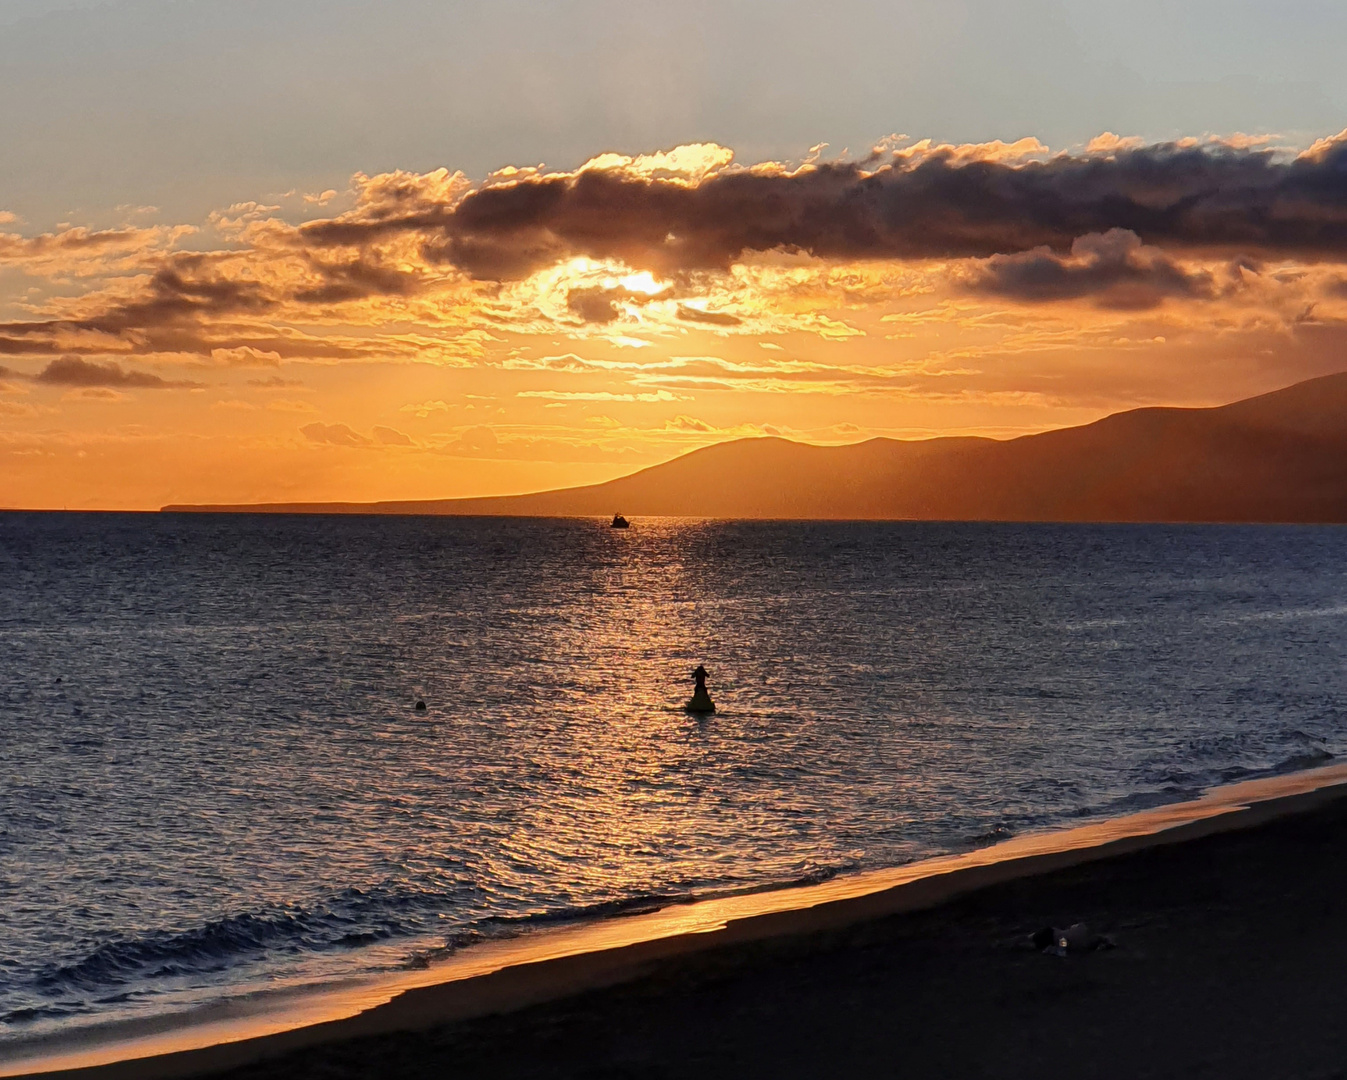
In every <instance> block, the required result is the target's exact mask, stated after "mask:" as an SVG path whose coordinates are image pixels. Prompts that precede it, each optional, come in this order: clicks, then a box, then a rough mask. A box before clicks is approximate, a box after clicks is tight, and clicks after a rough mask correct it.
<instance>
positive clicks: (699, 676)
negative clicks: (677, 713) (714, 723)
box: [683, 664, 716, 713]
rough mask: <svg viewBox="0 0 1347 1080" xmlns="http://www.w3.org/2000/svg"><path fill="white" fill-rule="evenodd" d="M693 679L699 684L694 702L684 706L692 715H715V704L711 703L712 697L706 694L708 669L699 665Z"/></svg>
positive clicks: (694, 692) (693, 694)
mask: <svg viewBox="0 0 1347 1080" xmlns="http://www.w3.org/2000/svg"><path fill="white" fill-rule="evenodd" d="M692 679H693V681H694V682H695V683H696V684H697V685H696V687H695V689H694V690H693V692H692V700H691V701H689V702H688V703H687V704H686V705H684V706H683V708H685V709H686V710H687V711H688V712H690V713H713V712H715V711H716V707H715V704H714V703H713V702H712V701H711V695H710V694H708V693H707V692H706V668H704V667H702V665H701V664H698V665H697V670H696V671H694V672H693V673H692Z"/></svg>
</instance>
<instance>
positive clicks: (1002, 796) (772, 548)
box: [0, 514, 1347, 1043]
mask: <svg viewBox="0 0 1347 1080" xmlns="http://www.w3.org/2000/svg"><path fill="white" fill-rule="evenodd" d="M698 663H704V664H705V665H706V666H707V668H709V669H710V672H711V679H710V688H711V692H712V695H713V697H714V698H715V699H716V702H717V704H718V706H719V708H720V711H719V712H717V713H716V714H715V715H714V716H712V717H709V718H697V717H693V716H690V715H688V714H686V713H684V712H683V711H682V709H681V705H682V703H683V702H684V701H685V700H686V698H687V697H688V695H689V694H690V692H691V688H692V686H691V681H690V678H689V673H690V672H691V669H692V668H693V667H695V666H696V665H697V664H698ZM418 698H423V699H424V700H425V701H426V703H427V706H428V708H427V709H426V711H425V712H417V711H415V709H414V705H415V702H416V700H417V699H418ZM1345 749H1347V529H1344V528H1272V527H1250V528H1237V527H1193V528H1187V527H1113V526H1083V527H1070V526H1015V525H944V524H801V523H726V522H686V521H637V522H636V523H635V525H634V527H633V528H632V529H630V530H629V531H626V532H621V531H614V530H611V529H608V528H606V527H604V526H602V525H600V524H598V523H595V522H589V521H533V520H510V519H496V520H484V519H457V520H456V519H451V518H439V519H435V518H352V517H334V518H290V517H196V516H133V515H125V516H123V515H78V514H72V515H59V514H52V515H44V514H0V1043H3V1041H5V1040H10V1041H13V1040H19V1039H24V1038H27V1037H32V1036H35V1035H39V1034H43V1033H50V1032H52V1031H53V1030H54V1029H59V1028H62V1027H69V1026H74V1025H84V1024H88V1023H93V1022H99V1021H103V1020H109V1019H117V1018H131V1017H137V1016H142V1017H143V1016H147V1015H151V1014H154V1013H163V1012H169V1011H175V1010H180V1009H184V1008H188V1007H191V1006H193V1005H195V1004H200V1003H203V1002H208V1001H213V1000H216V999H218V998H220V997H222V996H228V995H231V994H238V993H243V992H249V991H253V990H257V989H261V988H276V987H286V986H294V985H302V984H306V983H314V982H322V981H324V980H330V979H333V978H337V977H341V976H346V975H351V974H356V973H363V972H369V971H374V970H380V969H383V970H387V969H395V968H398V967H403V966H408V965H415V964H422V963H425V962H427V961H432V962H433V960H434V958H435V957H437V956H442V955H444V954H445V953H446V951H448V950H453V949H456V948H461V947H463V946H465V945H468V944H470V943H472V942H473V941H477V940H482V939H484V938H491V937H498V936H501V935H508V934H517V933H525V932H528V931H529V930H531V929H533V928H535V927H538V926H543V925H549V924H555V923H557V922H560V921H565V920H573V919H581V918H593V917H598V916H602V915H605V914H614V913H617V912H620V911H621V910H623V909H624V907H630V906H636V905H644V906H649V904H650V903H651V898H652V897H653V898H667V899H668V900H674V899H686V898H689V897H692V896H705V895H707V894H715V893H719V892H724V891H733V890H742V889H751V888H761V887H766V886H771V885H781V884H786V883H791V882H801V881H813V880H818V879H820V878H824V877H827V876H829V875H832V874H838V873H849V872H853V871H857V870H861V869H867V868H874V867H882V866H891V865H894V864H898V863H902V862H906V861H909V860H912V859H917V858H920V857H922V856H926V855H930V854H933V853H937V852H949V851H958V850H966V849H968V848H971V847H975V846H978V845H984V844H988V843H991V842H994V841H995V840H996V839H999V838H1001V837H1003V836H1005V835H1007V834H1009V833H1016V832H1022V831H1025V830H1031V829H1039V828H1043V827H1046V826H1051V825H1056V824H1062V823H1069V822H1074V821H1076V820H1078V819H1080V818H1082V817H1089V816H1097V815H1107V814H1116V813H1120V812H1125V811H1128V810H1132V809H1137V808H1140V807H1145V806H1149V805H1154V804H1156V803H1159V802H1164V801H1169V800H1178V799H1183V798H1186V797H1189V796H1192V795H1193V794H1195V793H1196V792H1198V791H1199V790H1201V789H1202V788H1204V787H1206V786H1209V785H1212V784H1216V783H1220V782H1222V781H1228V780H1233V779H1237V778H1241V777H1245V776H1248V775H1251V774H1257V773H1264V772H1268V771H1275V770H1290V769H1296V768H1303V767H1307V766H1310V765H1315V764H1320V763H1322V762H1323V761H1325V760H1326V759H1327V758H1328V757H1329V756H1330V755H1335V754H1340V753H1342V752H1343V751H1344V750H1345Z"/></svg>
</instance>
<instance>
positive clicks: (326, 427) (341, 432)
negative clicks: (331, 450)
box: [299, 423, 370, 446]
mask: <svg viewBox="0 0 1347 1080" xmlns="http://www.w3.org/2000/svg"><path fill="white" fill-rule="evenodd" d="M299 430H300V431H301V432H302V433H303V435H304V438H306V439H308V440H309V442H316V443H327V444H330V445H332V446H369V445H370V440H369V438H368V436H365V435H361V434H360V432H358V431H355V430H353V429H351V428H349V427H347V426H346V425H345V424H319V423H313V424H305V425H304V426H303V427H302V428H300V429H299Z"/></svg>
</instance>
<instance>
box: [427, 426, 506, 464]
mask: <svg viewBox="0 0 1347 1080" xmlns="http://www.w3.org/2000/svg"><path fill="white" fill-rule="evenodd" d="M440 449H441V450H442V451H443V452H444V453H446V454H452V455H455V456H459V457H496V456H497V455H498V454H499V453H500V440H499V439H497V438H496V433H495V431H493V430H492V429H491V428H489V427H485V426H482V427H470V428H467V429H466V430H465V431H463V432H462V433H460V434H459V436H458V438H457V439H455V440H454V441H453V442H451V443H446V444H445V445H444V446H442V447H441V448H440Z"/></svg>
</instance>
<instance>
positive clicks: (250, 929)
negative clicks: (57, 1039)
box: [32, 888, 453, 996]
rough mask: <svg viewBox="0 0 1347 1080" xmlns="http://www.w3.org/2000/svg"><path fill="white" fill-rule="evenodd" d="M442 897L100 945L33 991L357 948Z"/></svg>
mask: <svg viewBox="0 0 1347 1080" xmlns="http://www.w3.org/2000/svg"><path fill="white" fill-rule="evenodd" d="M452 899H453V897H451V896H450V895H448V894H439V893H425V892H420V893H417V892H410V891H406V890H393V889H371V890H363V889H358V888H348V889H344V890H342V891H341V892H339V893H337V894H335V895H334V896H332V897H330V898H329V899H328V900H326V901H324V902H322V903H320V904H317V905H315V906H313V907H304V906H301V905H297V904H295V905H284V906H278V907H274V908H270V909H266V910H263V911H257V912H242V913H239V914H235V915H230V916H227V917H225V918H222V919H217V920H214V921H212V922H208V923H205V924H203V925H201V926H196V927H190V928H188V929H185V930H152V931H149V932H147V933H143V934H139V935H136V936H129V937H116V938H113V939H111V940H108V941H104V942H103V943H101V944H99V945H98V946H96V947H95V948H93V949H92V950H91V951H89V952H88V953H86V954H85V955H84V956H82V957H80V958H79V959H77V960H73V961H69V962H66V963H61V964H54V965H52V966H50V967H48V968H46V969H43V970H42V971H40V972H39V973H38V974H37V977H36V978H35V979H34V980H33V984H32V985H33V987H34V989H36V990H38V992H39V993H42V994H44V995H46V996H54V995H56V994H60V993H63V992H68V991H72V990H74V991H83V992H86V993H88V992H95V991H99V990H105V989H108V988H110V987H118V986H126V985H128V984H131V983H135V982H140V981H142V980H146V979H160V978H169V977H173V976H178V975H192V974H198V975H199V974H209V973H211V972H217V971H223V970H225V969H227V968H229V967H231V966H233V965H234V964H236V963H238V962H239V961H240V960H243V959H246V958H248V957H249V956H254V955H258V954H262V953H265V952H268V951H274V950H283V951H288V952H321V951H325V950H331V949H346V948H358V947H360V946H362V945H370V944H374V943H375V942H378V941H383V940H387V939H388V938H392V937H395V936H397V935H399V934H404V933H411V932H415V930H416V929H417V923H418V922H419V919H418V915H420V914H423V913H428V912H430V911H435V910H442V909H443V908H444V906H445V905H446V903H449V902H452Z"/></svg>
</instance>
